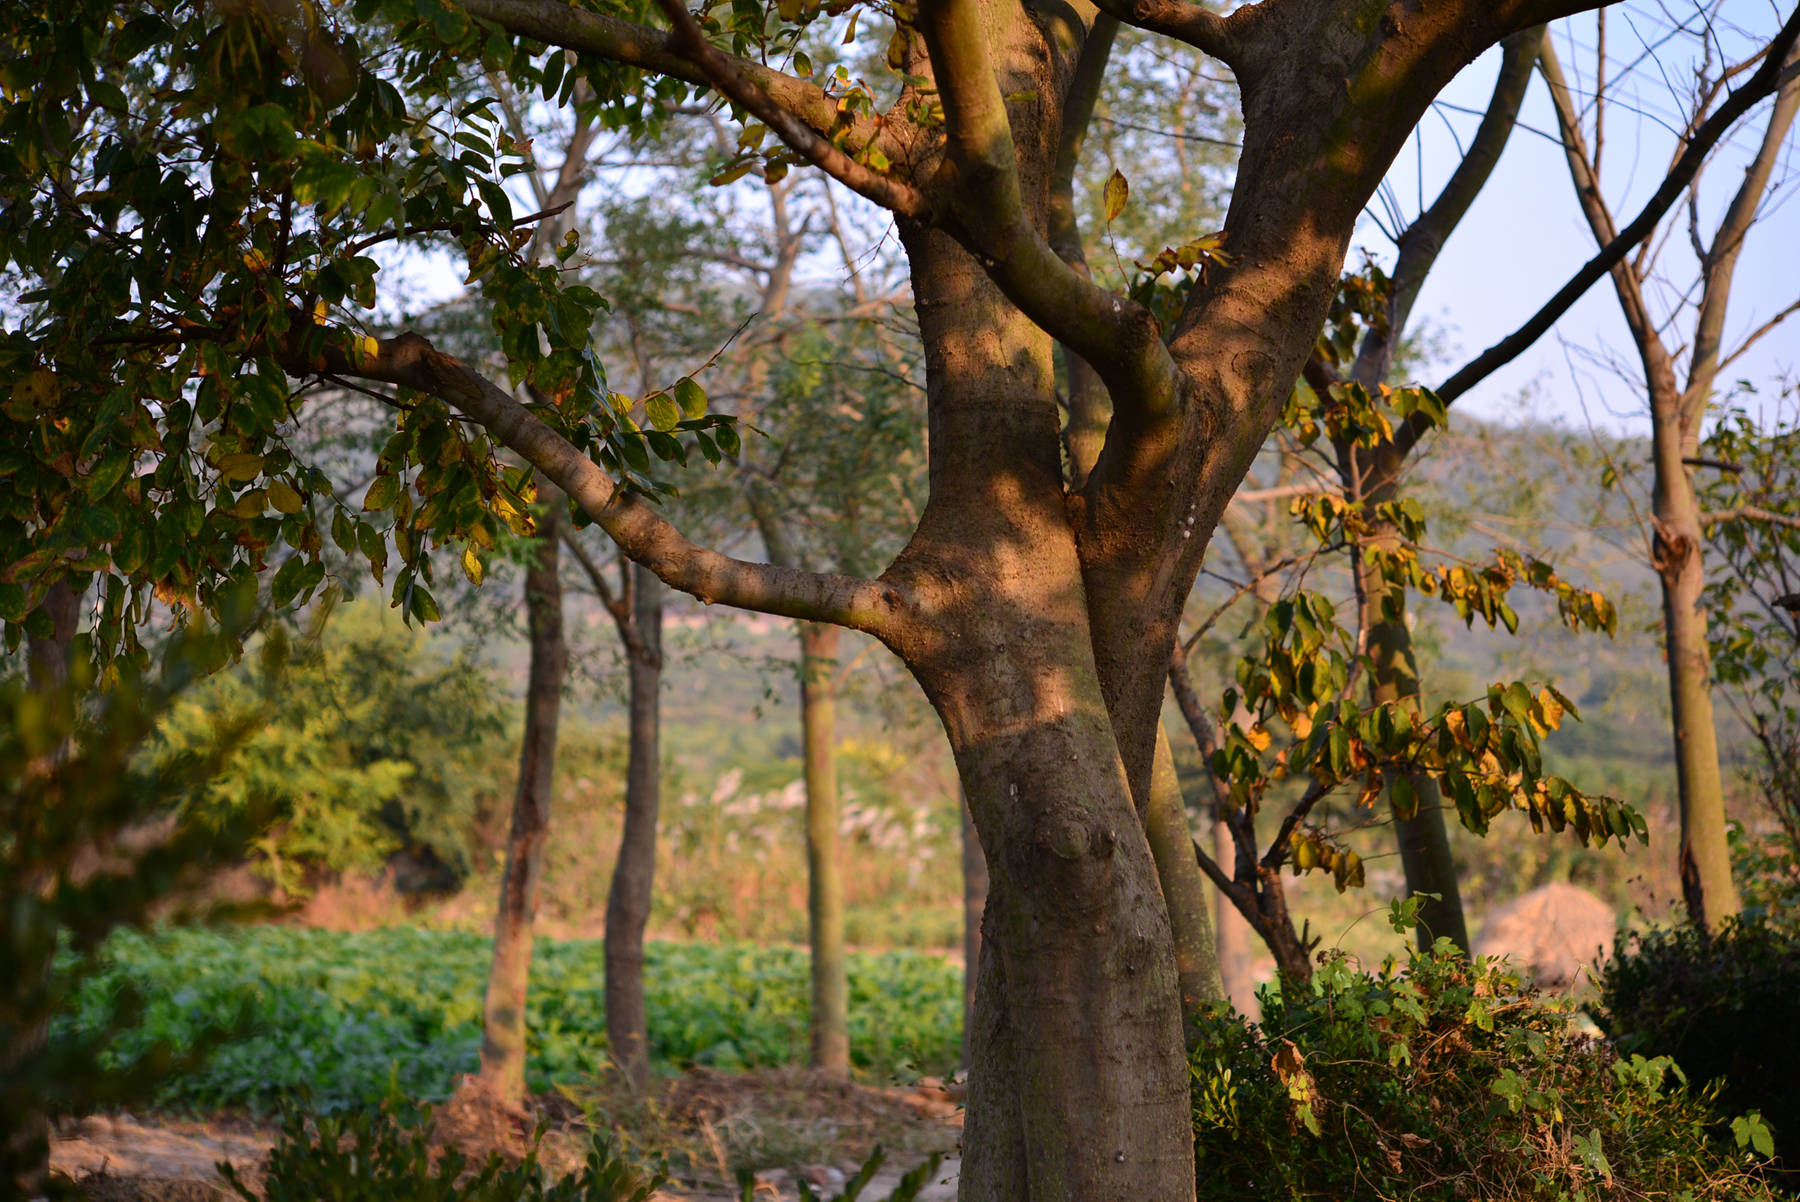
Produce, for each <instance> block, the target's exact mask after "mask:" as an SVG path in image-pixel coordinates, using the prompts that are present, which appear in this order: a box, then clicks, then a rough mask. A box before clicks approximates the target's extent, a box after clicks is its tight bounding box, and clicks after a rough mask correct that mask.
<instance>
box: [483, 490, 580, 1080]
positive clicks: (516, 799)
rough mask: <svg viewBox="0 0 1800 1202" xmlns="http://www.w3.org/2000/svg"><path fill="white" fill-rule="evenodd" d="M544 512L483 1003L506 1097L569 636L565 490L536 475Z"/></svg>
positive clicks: (515, 1057)
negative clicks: (521, 730)
mask: <svg viewBox="0 0 1800 1202" xmlns="http://www.w3.org/2000/svg"><path fill="white" fill-rule="evenodd" d="M538 489H539V496H540V497H541V498H542V499H543V501H544V502H545V512H544V514H543V516H542V517H541V518H539V519H538V533H537V539H536V544H537V545H536V546H535V548H534V549H533V553H532V557H531V563H530V566H529V567H528V568H527V569H526V571H525V616H526V624H527V626H528V628H529V630H530V637H531V667H530V669H529V673H528V675H527V678H526V686H525V734H524V738H523V740H522V741H521V745H520V748H519V785H518V788H517V790H516V791H515V792H514V793H513V808H512V824H511V825H510V826H509V827H508V829H507V833H506V867H505V869H504V871H503V872H502V873H501V875H500V901H499V905H498V906H497V908H496V909H495V912H494V958H493V962H492V964H491V965H490V966H489V968H488V981H487V997H486V1001H485V1003H484V1005H483V1007H482V1032H481V1080H482V1082H483V1084H484V1085H485V1086H486V1087H487V1089H488V1091H489V1092H490V1093H492V1094H493V1095H494V1096H496V1097H498V1098H499V1099H500V1100H502V1101H505V1102H509V1103H514V1104H516V1103H518V1102H519V1100H520V1099H522V1098H523V1097H524V1095H525V1053H526V1039H527V1034H528V1033H527V1031H526V1028H525V999H526V989H527V982H528V981H529V979H530V976H531V944H532V924H533V922H535V921H536V919H537V907H538V890H539V885H540V883H541V881H542V879H543V874H544V849H545V847H546V845H547V844H548V842H549V837H550V800H551V796H552V794H553V789H554V783H555V777H556V728H557V720H558V718H559V716H560V714H561V711H562V689H563V677H564V674H565V672H566V670H567V668H568V647H567V645H566V644H565V643H564V641H563V614H562V579H561V576H560V574H559V570H560V568H561V555H560V550H559V548H560V540H559V535H558V530H557V527H558V526H559V525H560V523H561V521H562V494H561V493H559V492H557V490H556V489H555V488H554V487H552V486H551V485H550V484H549V483H548V482H547V481H545V480H543V479H541V478H540V479H539V480H538Z"/></svg>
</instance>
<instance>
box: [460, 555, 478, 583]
mask: <svg viewBox="0 0 1800 1202" xmlns="http://www.w3.org/2000/svg"><path fill="white" fill-rule="evenodd" d="M462 570H463V575H465V576H467V577H468V578H469V583H470V584H475V585H479V584H480V583H481V575H482V571H483V568H482V564H481V556H479V555H477V554H475V548H474V547H464V548H463V553H462Z"/></svg>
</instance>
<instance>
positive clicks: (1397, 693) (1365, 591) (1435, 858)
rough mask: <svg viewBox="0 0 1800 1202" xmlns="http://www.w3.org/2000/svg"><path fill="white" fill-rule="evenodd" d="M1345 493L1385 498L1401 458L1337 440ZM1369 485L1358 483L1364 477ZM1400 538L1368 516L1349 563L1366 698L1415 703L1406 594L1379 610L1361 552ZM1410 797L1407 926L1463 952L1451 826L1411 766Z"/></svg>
mask: <svg viewBox="0 0 1800 1202" xmlns="http://www.w3.org/2000/svg"><path fill="white" fill-rule="evenodd" d="M1339 463H1340V464H1341V465H1343V477H1344V484H1345V490H1346V495H1353V496H1355V495H1360V496H1361V497H1362V499H1363V501H1364V503H1365V506H1366V507H1367V509H1368V510H1369V511H1370V512H1371V513H1373V512H1375V511H1376V509H1377V507H1378V506H1380V505H1382V504H1385V503H1387V502H1390V501H1392V500H1394V499H1395V497H1396V496H1397V495H1398V494H1399V483H1398V482H1399V478H1400V466H1401V465H1400V462H1399V460H1398V459H1397V457H1395V456H1394V454H1393V452H1392V449H1391V445H1390V446H1386V447H1383V448H1381V449H1380V450H1378V451H1377V452H1375V453H1373V454H1365V453H1363V452H1361V451H1359V450H1357V449H1356V448H1354V447H1340V448H1339ZM1367 481H1373V482H1374V483H1373V485H1372V486H1371V487H1369V488H1367V490H1366V492H1365V491H1363V486H1364V483H1365V482H1367ZM1399 541H1400V535H1399V531H1398V530H1396V529H1395V528H1394V526H1393V525H1392V524H1391V523H1388V522H1383V521H1379V520H1377V521H1374V522H1372V523H1371V524H1370V529H1369V533H1368V534H1367V535H1366V536H1365V537H1364V538H1362V539H1360V540H1358V541H1357V542H1355V543H1354V544H1353V546H1352V559H1353V562H1352V566H1351V570H1352V571H1354V572H1356V573H1357V574H1358V576H1360V578H1361V579H1360V580H1359V581H1358V588H1357V598H1358V613H1357V621H1358V624H1359V629H1360V630H1361V631H1362V632H1363V640H1364V644H1365V646H1366V648H1367V651H1368V659H1369V700H1370V702H1371V703H1372V704H1374V705H1378V706H1379V705H1386V704H1398V705H1399V706H1400V707H1401V708H1402V709H1405V710H1408V711H1415V712H1416V711H1417V710H1418V708H1419V706H1420V694H1421V689H1420V684H1419V665H1418V660H1417V658H1416V657H1415V655H1414V651H1413V638H1412V630H1411V629H1410V628H1409V627H1408V626H1407V623H1406V612H1405V608H1404V606H1405V598H1404V596H1402V597H1401V598H1400V599H1399V605H1400V606H1401V609H1400V612H1399V613H1398V614H1397V615H1395V614H1392V613H1384V612H1383V610H1382V599H1383V598H1384V597H1386V596H1387V595H1388V585H1387V581H1386V580H1385V579H1384V578H1383V577H1382V574H1381V569H1380V567H1378V566H1377V565H1376V564H1374V563H1371V562H1370V561H1369V560H1368V558H1367V557H1366V556H1365V555H1364V552H1365V551H1366V550H1369V549H1371V548H1381V549H1391V548H1392V547H1394V546H1395V545H1397V544H1398V543H1399ZM1409 775H1410V783H1411V785H1412V792H1413V797H1414V800H1415V804H1414V806H1413V808H1412V810H1411V812H1409V813H1403V812H1402V811H1401V810H1400V808H1399V807H1398V806H1394V805H1393V804H1392V798H1393V790H1392V789H1389V791H1388V797H1389V799H1390V800H1389V808H1390V812H1391V813H1392V814H1393V817H1394V835H1395V838H1396V839H1397V840H1398V842H1399V845H1400V864H1401V868H1402V869H1403V870H1404V872H1405V874H1406V894H1407V896H1408V897H1423V898H1424V901H1423V902H1422V903H1421V905H1420V907H1419V925H1418V929H1417V930H1416V931H1415V932H1414V937H1415V939H1416V940H1417V943H1418V947H1419V950H1420V951H1424V952H1428V951H1430V950H1431V947H1432V944H1434V943H1435V942H1437V940H1439V939H1448V940H1450V941H1451V942H1452V943H1454V944H1455V945H1456V946H1457V947H1458V948H1460V949H1462V953H1463V954H1464V955H1465V956H1466V955H1468V954H1469V953H1470V944H1469V925H1468V920H1467V919H1466V918H1465V917H1464V915H1463V905H1462V890H1461V888H1460V886H1459V885H1458V884H1457V876H1456V859H1455V857H1454V856H1453V855H1452V854H1451V852H1450V831H1449V828H1448V826H1447V824H1446V823H1445V821H1444V807H1443V799H1442V796H1441V795H1440V793H1439V791H1438V786H1437V782H1436V781H1435V780H1433V779H1432V778H1431V777H1430V776H1429V775H1428V774H1426V773H1424V772H1413V773H1410V774H1409Z"/></svg>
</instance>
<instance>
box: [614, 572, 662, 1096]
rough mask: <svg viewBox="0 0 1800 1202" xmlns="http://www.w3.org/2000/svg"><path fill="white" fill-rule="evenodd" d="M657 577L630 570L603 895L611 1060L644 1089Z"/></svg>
mask: <svg viewBox="0 0 1800 1202" xmlns="http://www.w3.org/2000/svg"><path fill="white" fill-rule="evenodd" d="M663 596H664V586H663V582H662V581H661V580H659V579H657V577H656V574H655V573H654V572H652V571H650V570H649V569H648V568H646V567H644V566H642V565H641V564H634V565H632V569H631V597H630V601H629V604H630V606H631V621H630V626H631V638H630V639H629V640H628V641H627V645H626V656H627V670H628V672H629V676H630V703H629V704H630V714H631V716H630V723H631V727H630V729H631V735H630V745H629V748H628V750H627V753H626V761H625V823H624V827H623V829H622V830H621V831H620V834H619V857H618V861H617V863H616V864H615V865H614V866H613V876H612V885H611V887H610V888H609V889H608V890H607V894H606V1040H607V1043H608V1045H609V1046H610V1047H611V1048H612V1056H613V1061H614V1063H616V1064H617V1065H618V1066H619V1071H620V1072H621V1073H623V1074H624V1075H625V1079H626V1080H627V1081H628V1082H629V1083H630V1084H631V1087H632V1089H633V1090H635V1091H636V1092H638V1093H643V1092H645V1091H646V1090H648V1089H649V1087H650V1036H649V1024H648V1018H647V1015H646V1014H645V1011H644V928H645V927H646V926H647V925H648V924H649V922H650V891H651V887H652V885H653V884H654V882H655V878H656V814H657V809H658V808H659V806H660V804H661V798H662V740H661V735H662V669H663V650H662V620H663Z"/></svg>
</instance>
